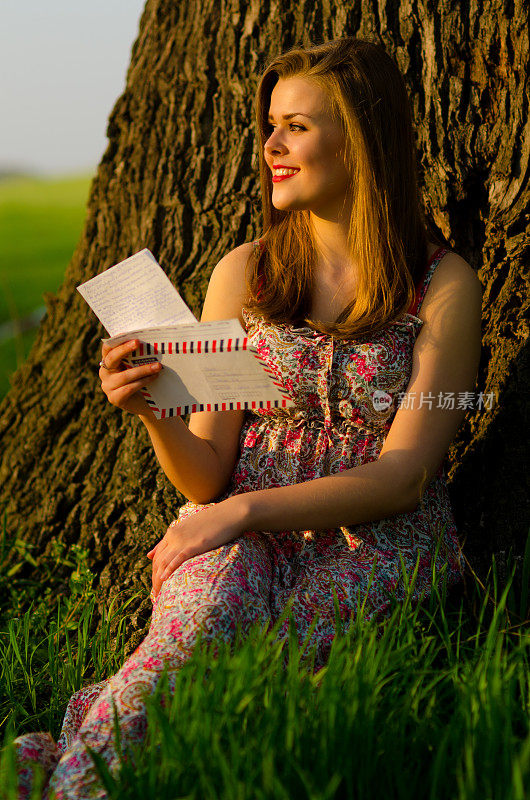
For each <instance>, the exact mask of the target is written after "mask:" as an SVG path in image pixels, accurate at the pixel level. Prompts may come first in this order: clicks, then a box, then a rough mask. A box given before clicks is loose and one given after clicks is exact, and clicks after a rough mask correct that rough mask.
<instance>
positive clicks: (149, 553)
mask: <svg viewBox="0 0 530 800" xmlns="http://www.w3.org/2000/svg"><path fill="white" fill-rule="evenodd" d="M159 544H160V542H158V544H155V546H154V547H153V548H152V549H151V550H149V552H148V554H147V558H154V556H155V553H156V551H157V548H158V545H159Z"/></svg>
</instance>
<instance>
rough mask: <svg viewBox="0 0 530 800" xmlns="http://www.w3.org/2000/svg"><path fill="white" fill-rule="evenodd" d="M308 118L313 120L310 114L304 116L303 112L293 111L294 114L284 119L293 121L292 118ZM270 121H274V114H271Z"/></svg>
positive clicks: (287, 115) (284, 116) (285, 116)
mask: <svg viewBox="0 0 530 800" xmlns="http://www.w3.org/2000/svg"><path fill="white" fill-rule="evenodd" d="M296 116H299V117H308V118H309V119H313V117H311V116H310V115H309V114H304V113H303V112H302V111H293V113H292V114H284V115H283V117H282V119H291V117H296ZM267 119H268V120H271V119H274V114H269V116H268V117H267Z"/></svg>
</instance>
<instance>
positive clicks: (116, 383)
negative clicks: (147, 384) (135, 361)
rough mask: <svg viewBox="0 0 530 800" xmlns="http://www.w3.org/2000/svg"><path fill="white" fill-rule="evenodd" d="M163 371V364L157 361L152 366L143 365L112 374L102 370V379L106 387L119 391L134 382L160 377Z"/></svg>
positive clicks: (102, 368)
mask: <svg viewBox="0 0 530 800" xmlns="http://www.w3.org/2000/svg"><path fill="white" fill-rule="evenodd" d="M161 371H162V364H161V363H160V361H155V362H153V363H152V364H142V365H141V366H139V367H129V369H126V370H122V371H120V372H111V373H110V374H109V371H108V370H106V369H105V368H104V367H101V369H100V377H101V380H102V382H104V383H105V386H106V387H107V386H108V387H109V388H111V389H119V388H121V387H122V386H127V385H128V384H130V383H132V382H133V381H138V380H141V379H142V378H148V377H151V376H152V375H158V373H159V372H161Z"/></svg>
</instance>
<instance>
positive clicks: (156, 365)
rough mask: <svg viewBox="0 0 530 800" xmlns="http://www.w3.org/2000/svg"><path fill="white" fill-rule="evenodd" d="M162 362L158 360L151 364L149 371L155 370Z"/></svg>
mask: <svg viewBox="0 0 530 800" xmlns="http://www.w3.org/2000/svg"><path fill="white" fill-rule="evenodd" d="M161 366H162V364H161V363H160V361H157V362H156V364H151V372H156V371H157V370H159V369H160V368H161Z"/></svg>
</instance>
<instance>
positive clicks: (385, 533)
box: [17, 38, 482, 798]
mask: <svg viewBox="0 0 530 800" xmlns="http://www.w3.org/2000/svg"><path fill="white" fill-rule="evenodd" d="M256 112H257V127H258V135H259V144H260V149H259V152H260V171H261V188H262V199H263V215H264V234H263V237H262V238H261V240H258V241H256V242H254V243H246V244H243V245H240V246H239V247H236V248H235V249H234V250H232V251H231V252H230V253H228V254H227V255H225V256H224V258H222V259H221V261H220V262H219V263H218V264H217V266H216V267H215V269H214V271H213V273H212V276H211V280H210V283H209V286H208V291H207V295H206V299H205V303H204V309H203V313H202V319H203V320H205V321H206V320H216V319H227V318H230V317H238V318H239V319H240V321H241V323H242V324H243V325H244V326H245V328H246V329H247V331H248V335H249V338H250V340H251V342H252V343H253V344H254V345H255V346H256V347H257V348H258V350H259V351H260V353H261V356H262V358H264V359H266V360H268V361H269V363H270V365H271V368H272V369H273V370H274V371H275V372H276V375H277V376H278V377H279V378H280V379H281V381H282V382H283V384H284V386H285V388H286V389H287V391H288V392H289V393H290V395H291V396H292V398H293V399H294V402H295V405H294V407H293V408H289V409H273V410H270V411H267V410H257V411H255V412H252V413H250V412H240V411H230V412H217V413H207V412H202V413H197V414H192V415H191V418H190V421H189V426H186V425H185V423H184V422H183V420H182V419H181V418H171V419H167V420H161V421H158V420H156V419H155V417H154V415H153V413H152V412H151V411H150V409H149V408H148V406H147V404H146V402H145V400H144V397H143V395H142V393H141V390H142V389H144V388H145V387H148V386H149V385H150V383H151V382H152V381H155V380H156V378H157V374H158V371H159V370H160V366H157V367H156V368H155V369H154V371H153V367H152V366H141V367H136V368H134V369H125V368H124V366H123V363H122V359H123V358H124V356H125V355H126V354H127V353H128V352H129V351H130V350H132V349H134V347H135V344H136V343H135V342H128V343H125V344H122V345H119V346H117V347H114V348H112V349H110V348H108V346H106V345H103V353H102V362H101V368H100V372H99V375H100V378H101V385H102V389H103V391H104V392H105V394H106V396H107V398H108V400H109V402H110V403H112V404H113V405H115V406H117V407H118V408H121V409H123V410H124V411H127V412H130V413H132V414H136V415H137V416H138V417H139V418H140V419H141V420H142V422H143V423H144V424H145V426H146V428H147V431H148V433H149V436H150V437H151V441H152V443H153V447H154V449H155V452H156V455H157V458H158V460H159V462H160V465H161V467H162V469H163V470H164V472H165V473H166V475H167V476H168V478H169V479H170V480H171V482H172V483H173V484H174V485H175V486H176V487H177V488H178V489H179V490H180V491H181V492H182V493H183V494H184V495H185V496H186V497H187V498H188V500H189V502H187V503H186V505H185V506H183V508H182V509H181V510H180V513H179V518H178V520H177V521H176V522H174V523H172V524H171V525H170V526H169V528H168V529H167V531H166V534H165V536H164V537H163V539H162V540H161V541H160V542H159V543H158V544H157V545H156V546H155V547H154V548H153V549H152V550H151V551H150V552H149V553H148V556H149V557H150V558H151V559H152V562H153V589H152V593H151V598H152V601H153V606H154V607H153V617H152V621H151V626H150V630H149V634H148V635H147V637H146V639H145V640H144V641H143V642H142V644H141V645H140V646H139V647H138V648H137V650H136V651H135V652H134V653H133V655H132V656H131V657H130V658H129V659H128V660H127V662H126V663H125V664H124V666H123V667H122V669H121V670H120V671H119V672H118V673H117V674H116V675H114V676H112V677H111V678H109V679H108V680H106V681H103V682H101V683H100V684H96V685H95V686H90V687H87V688H86V689H83V690H81V691H80V692H77V693H76V694H75V695H74V696H73V697H72V699H71V700H70V703H69V706H68V709H67V712H66V716H65V721H64V724H63V730H62V733H61V737H60V739H59V742H58V744H57V745H56V744H55V742H53V740H52V739H51V737H50V736H49V734H27V735H26V736H21V737H19V738H18V740H17V744H18V749H19V758H20V763H21V768H20V776H21V795H20V796H21V797H22V796H27V795H25V794H24V792H25V791H26V792H27V785H28V784H29V780H30V777H31V766H30V764H29V762H30V761H31V758H36V759H37V760H40V762H41V763H42V764H44V765H45V767H46V769H47V771H48V772H49V773H52V772H53V774H52V775H51V780H50V783H49V786H50V787H53V789H54V790H55V792H56V793H57V795H58V797H61V798H63V797H64V798H66V797H68V798H79V797H85V796H93V797H105V793H104V791H103V789H102V788H100V787H99V782H98V779H97V775H96V773H95V771H94V769H93V766H92V760H91V759H90V757H89V756H88V755H87V753H86V751H85V749H84V743H86V744H88V745H90V747H91V748H93V749H94V750H95V751H97V752H98V753H99V754H100V755H101V756H102V757H103V758H104V759H105V761H106V762H107V763H108V764H109V767H110V768H111V771H113V770H115V769H116V768H117V765H118V760H117V755H116V750H115V748H114V744H113V732H112V726H113V711H112V701H114V703H115V704H116V708H117V711H118V717H119V721H120V727H121V732H122V737H124V739H125V741H126V742H127V741H132V742H139V741H141V740H142V737H143V736H144V734H145V726H146V721H145V713H144V708H145V705H144V700H143V692H145V691H146V690H147V691H148V692H149V691H153V690H154V688H155V686H156V684H157V682H158V679H159V677H160V673H161V671H162V668H163V666H164V664H167V665H168V666H169V668H170V674H171V675H172V676H173V677H172V680H173V681H174V676H175V674H176V671H177V670H178V668H179V666H180V665H181V664H182V663H183V662H184V661H185V660H186V658H188V657H189V654H190V652H191V650H192V648H193V645H194V643H195V642H196V640H197V635H198V633H199V632H200V633H201V634H202V636H203V637H206V638H208V637H209V636H210V635H211V636H216V635H218V634H221V635H222V636H224V637H225V638H227V639H233V637H234V633H235V630H236V626H237V625H238V624H239V625H241V629H242V630H243V631H245V630H248V629H249V627H250V626H251V625H252V624H253V623H255V622H259V621H261V622H264V623H266V624H268V625H269V626H272V624H273V623H274V621H275V620H277V619H278V618H279V616H280V614H281V612H282V610H283V609H284V608H285V606H286V602H287V600H288V599H289V598H290V600H291V602H292V603H293V606H292V614H293V618H294V620H295V622H296V627H297V631H298V635H299V641H303V640H304V639H305V636H306V633H307V632H308V631H309V628H310V626H311V623H312V622H314V617H315V616H316V626H315V628H314V630H313V632H312V633H311V632H310V631H309V632H310V637H309V647H310V648H312V647H313V646H314V648H315V650H314V654H315V668H316V669H318V668H319V667H320V666H322V665H323V664H324V663H325V661H326V658H327V655H328V653H329V649H330V646H331V642H332V639H333V635H334V632H335V612H334V604H333V590H334V591H335V592H336V594H337V598H338V601H339V608H340V614H341V617H342V619H343V620H344V621H346V622H348V621H349V620H351V619H352V618H353V617H354V616H355V614H356V613H357V611H358V609H359V605H360V604H361V603H364V604H365V606H364V611H365V614H366V617H367V618H373V617H378V618H379V617H381V618H384V615H385V614H386V613H387V611H388V609H389V607H390V603H391V599H392V597H394V598H397V599H398V600H399V599H400V598H403V597H404V595H405V592H406V586H405V580H404V577H403V572H402V563H403V564H404V565H405V567H406V569H407V571H408V573H409V575H412V573H413V571H414V568H415V567H416V565H417V566H418V572H417V579H416V583H415V585H414V593H413V597H414V598H415V599H416V600H419V599H420V598H421V597H423V596H424V595H425V593H426V592H427V591H428V587H429V585H430V579H431V574H432V569H433V567H434V569H435V570H441V569H442V568H445V569H446V571H447V578H448V582H449V583H454V582H456V581H457V580H459V578H460V574H461V569H462V556H461V554H460V551H459V546H458V541H457V535H456V529H455V525H454V520H453V517H452V513H451V509H450V504H449V499H448V495H447V487H446V483H445V474H444V471H443V466H442V461H443V458H444V455H445V454H446V452H447V449H448V447H449V445H450V443H451V441H452V439H453V437H454V435H455V433H456V431H457V430H458V428H459V426H460V424H461V422H462V419H463V417H464V413H465V411H464V409H463V408H458V407H457V408H451V404H450V402H449V404H448V403H447V399H446V398H447V397H450V395H449V394H448V393H453V397H458V393H459V392H466V391H472V390H473V388H474V385H475V380H476V375H477V370H478V363H479V357H480V342H481V329H480V317H481V298H482V290H481V285H480V282H479V280H478V278H477V276H476V274H475V272H474V270H473V269H472V268H471V267H470V265H469V264H467V263H466V262H465V261H464V260H463V259H462V258H461V257H460V256H458V255H457V254H456V253H452V252H449V251H448V250H447V249H446V248H445V247H440V246H439V243H438V242H436V241H433V240H432V239H429V236H428V232H427V226H426V223H425V220H424V218H423V216H422V213H421V208H420V202H419V196H418V188H417V176H416V167H415V150H414V138H413V129H412V122H411V115H410V109H409V101H408V97H407V93H406V89H405V85H404V81H403V79H402V77H401V75H400V73H399V71H398V69H397V67H396V65H395V64H394V62H393V61H392V59H391V58H390V57H389V56H388V55H386V54H385V52H384V51H383V49H382V48H381V47H379V46H377V45H374V44H371V43H369V42H366V41H362V40H356V39H353V38H343V39H337V40H335V41H331V42H327V43H324V44H320V45H318V46H315V47H312V48H309V49H304V48H301V47H298V48H294V49H293V50H291V51H289V52H287V53H285V54H282V55H280V56H279V57H277V58H275V59H273V61H272V62H270V63H269V65H268V66H267V68H266V70H265V73H264V75H263V76H262V78H261V81H260V83H259V86H258V91H257V103H256ZM440 400H441V401H440ZM448 405H449V407H448ZM288 624H289V622H288V619H286V621H285V624H283V626H282V627H281V628H280V629H279V635H280V636H281V637H282V638H285V637H287V635H288ZM173 685H174V683H173ZM91 792H92V794H91Z"/></svg>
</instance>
